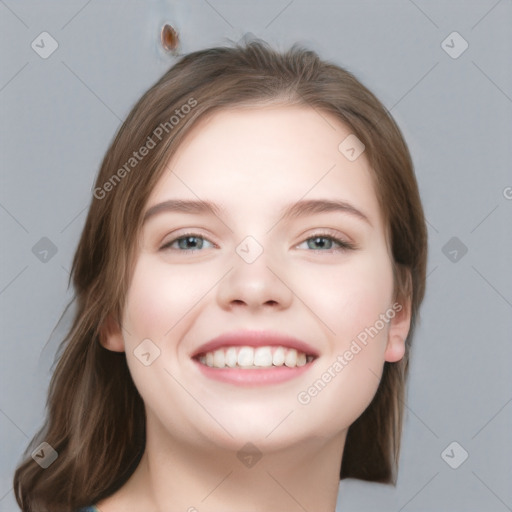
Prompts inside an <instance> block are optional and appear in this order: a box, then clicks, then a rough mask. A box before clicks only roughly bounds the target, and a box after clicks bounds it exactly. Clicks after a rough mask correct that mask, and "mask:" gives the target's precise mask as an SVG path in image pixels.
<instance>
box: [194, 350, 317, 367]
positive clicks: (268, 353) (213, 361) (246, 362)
mask: <svg viewBox="0 0 512 512" xmlns="http://www.w3.org/2000/svg"><path fill="white" fill-rule="evenodd" d="M198 360H199V362H200V363H202V364H205V365H206V366H209V367H211V368H249V369H256V368H272V367H273V366H283V365H285V366H287V367H289V368H295V367H300V366H304V365H305V364H307V363H310V362H311V361H313V360H314V356H311V355H308V356H307V355H306V354H305V353H304V352H297V350H295V349H294V348H286V347H271V346H265V347H257V348H253V347H247V346H246V347H236V346H233V347H225V348H220V349H217V350H214V351H211V352H206V353H204V354H201V355H200V356H199V357H198Z"/></svg>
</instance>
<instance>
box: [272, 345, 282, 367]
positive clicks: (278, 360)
mask: <svg viewBox="0 0 512 512" xmlns="http://www.w3.org/2000/svg"><path fill="white" fill-rule="evenodd" d="M272 364H273V365H274V366H283V364H284V348H283V347H277V348H276V350H275V351H274V355H273V356H272Z"/></svg>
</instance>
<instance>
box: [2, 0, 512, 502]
mask: <svg viewBox="0 0 512 512" xmlns="http://www.w3.org/2000/svg"><path fill="white" fill-rule="evenodd" d="M0 16H1V22H0V27H1V37H2V44H1V47H0V52H1V56H2V66H1V69H0V105H1V120H2V122H1V126H0V130H1V139H0V140H1V150H2V178H1V180H2V182H1V191H0V224H1V228H2V252H1V268H0V304H1V310H2V314H1V321H2V331H1V332H2V342H1V343H2V344H1V347H2V357H1V358H0V365H1V375H2V388H1V396H0V432H1V436H2V460H1V467H0V473H1V476H0V510H2V511H14V510H17V507H16V506H15V501H14V498H13V494H12V472H13V470H14V468H15V466H16V464H17V463H18V461H19V458H20V456H21V452H22V451H23V450H24V449H25V447H26V445H27V442H28V440H29V439H30V438H31V437H32V436H33V434H34V433H35V432H36V430H37V429H38V428H39V427H40V425H41V422H42V420H43V417H44V416H43V415H44V405H45V399H46V391H47V389H46V388H47V384H48V382H49V378H50V372H51V366H52V362H53V356H54V353H55V350H56V348H57V345H58V343H59V341H60V338H61V337H62V335H63V333H64V331H65V328H66V325H67V321H68V320H69V319H68V320H66V318H65V319H64V321H63V323H62V325H61V326H59V328H58V329H57V331H56V332H55V333H54V335H53V336H51V334H52V329H53V328H54V327H55V325H56V323H57V321H58V319H59V317H60V315H61V313H62V311H63V309H64V306H65V305H66V304H67V302H68V300H69V299H70V298H71V296H72V295H71V291H70V290H68V289H67V280H68V277H69V268H70V265H71V259H72V256H73V252H74V249H75V246H76V244H77V241H78V237H79V234H80V231H81V229H82V226H83V223H84V220H85V215H86V209H87V207H88V205H89V201H90V198H91V187H92V185H93V180H94V177H95V175H96V172H97V170H98V168H99V164H100V162H101V159H102V157H103V154H104V152H105V151H106V149H107V146H108V144H109V142H110V140H111V139H112V137H113V135H114V133H115V131H116V130H117V129H118V127H119V126H120V124H121V122H122V120H123V119H124V118H125V116H126V115H127V113H128V112H129V110H130V109H131V107H132V106H133V104H134V102H135V101H136V100H137V99H138V97H139V96H140V95H141V94H142V93H143V92H144V91H145V90H146V89H147V88H148V87H149V86H150V85H151V84H153V82H154V81H155V80H156V79H157V78H159V77H160V76H161V75H162V74H163V73H164V72H165V71H166V70H167V69H168V68H169V66H170V65H171V64H172V63H173V62H175V60H176V57H173V56H170V55H168V54H165V53H164V52H163V51H162V50H161V48H160V46H159V41H158V37H159V31H160V28H161V26H162V24H163V23H164V22H166V21H169V22H171V23H172V24H173V25H174V26H175V27H176V28H177V29H178V30H179V32H180V35H181V42H182V44H181V48H180V52H181V53H187V52H189V51H193V50H196V49H200V48H204V47H207V46H212V45H218V44H225V43H226V42H227V40H228V38H229V39H231V40H234V41H237V40H238V39H239V38H240V37H241V36H242V35H243V34H245V33H247V32H251V33H253V34H254V35H256V36H259V37H262V38H264V39H266V40H267V41H269V42H271V43H274V44H275V45H276V46H277V47H278V48H281V49H284V48H287V47H288V46H289V45H291V44H292V43H293V42H296V41H298V42H301V43H303V44H304V45H306V46H309V47H311V48H312V49H314V50H316V51H318V52H319V53H320V55H321V56H322V57H323V58H325V59H330V60H333V61H334V62H336V63H337V64H340V65H342V66H344V67H346V68H347V69H349V70H350V71H352V72H354V73H355V74H356V76H357V77H358V78H359V79H360V80H362V81H363V82H364V83H365V84H366V85H367V86H368V87H370V88H371V89H372V90H373V91H374V92H375V93H376V94H377V96H378V97H379V98H380V99H381V100H382V101H383V102H384V104H385V105H386V106H387V107H388V109H390V110H391V112H392V114H393V115H394V117H395V118H396V120H397V122H398V123H399V125H400V127H401V128H402V130H403V132H404V135H405V138H406V140H407V141H408V144H409V147H410V149H411V152H412V155H413V159H414V163H415V167H416V172H417V177H418V181H419V185H420V190H421V194H422V198H423V202H424V207H425V211H426V215H427V218H428V222H429V236H430V240H429V242H430V254H429V267H428V273H429V275H428V282H427V295H426V298H425V302H424V305H423V308H422V320H421V324H420V326H419V328H418V331H417V335H416V339H415V346H414V349H413V360H412V368H411V379H410V387H409V393H408V398H407V403H406V407H407V409H406V410H407V417H406V421H405V427H404V435H403V445H402V456H401V466H400V474H399V482H398V485H397V487H396V488H393V487H391V486H383V485H379V484H368V483H363V482H357V481H343V482H342V483H341V485H340V494H339V502H338V507H339V510H342V511H343V512H351V511H374V510H379V511H381V512H385V511H393V512H399V511H402V510H403V511H404V512H413V511H415V512H420V511H449V512H456V511H465V512H470V511H486V512H493V511H496V512H502V511H506V510H512V487H511V486H510V482H511V479H512V468H511V460H512V446H511V445H512V443H511V435H510V434H511V432H512V403H511V401H512V385H511V382H512V377H511V372H510V363H511V361H512V358H511V355H512V343H511V333H512V315H511V313H512V271H511V261H512V259H511V255H512V237H511V236H510V235H511V229H510V225H511V222H510V220H511V213H512V200H511V197H512V188H510V187H512V173H511V163H512V150H511V146H512V145H511V142H512V128H511V117H512V116H511V113H512V67H511V65H510V63H511V62H512V59H511V57H512V49H511V45H512V2H511V1H510V0H500V1H496V0H482V1H471V2H469V1H465V2H463V1H452V2H446V1H441V0H439V1H430V0H429V1H426V0H415V1H414V2H413V1H411V0H400V1H398V0H397V1H385V2H378V1H373V2H371V1H344V2H334V1H328V0H322V1H317V2H305V1H302V0H294V1H293V0H292V1H289V0H279V1H275V2H271V1H270V0H265V1H260V2H248V1H239V2H237V1H235V0H230V1H229V0H222V1H221V0H209V1H206V0H192V1H187V2H184V1H183V2H176V1H166V2H164V1H146V2H144V1H142V0H139V1H134V0H131V1H123V2H120V1H116V2H114V1H110V2H100V1H99V0H92V1H81V2H76V1H68V2H64V1H62V2H56V1H53V2H44V3H43V2H34V1H31V2H29V1H19V2H16V1H14V0H6V1H0ZM43 31H47V32H49V33H50V34H51V35H52V37H53V38H54V39H55V40H56V41H57V42H58V45H59V46H58V49H57V50H56V51H55V52H54V53H53V54H52V55H51V56H50V57H49V58H47V59H42V58H41V57H40V56H39V55H38V54H37V53H36V52H35V51H34V50H33V49H32V48H31V43H32V41H34V40H36V42H37V39H36V38H37V36H39V34H40V33H41V32H43ZM454 31H457V32H458V33H459V34H460V35H461V36H462V37H463V38H464V40H466V41H467V43H468V44H469V47H468V49H467V50H466V51H465V52H464V53H462V55H460V56H459V57H458V58H452V57H451V56H450V55H449V54H448V53H447V52H446V51H445V50H449V51H451V52H452V53H453V52H454V51H455V50H459V49H461V48H462V46H461V40H457V39H454V40H453V42H452V40H451V39H450V38H449V39H448V40H447V42H446V43H445V46H444V47H443V46H442V42H443V41H444V40H445V39H446V38H447V36H448V35H449V34H451V33H452V32H454ZM452 39H453V37H452ZM446 45H448V47H446ZM449 47H452V48H451V49H450V48H449ZM507 187H509V188H507ZM42 237H47V238H48V239H50V240H51V241H52V243H53V244H54V245H55V247H56V249H57V252H56V254H54V255H51V252H50V253H48V255H47V257H46V258H47V261H41V260H40V259H39V258H38V257H36V256H37V252H38V251H37V247H38V246H36V249H34V250H33V247H34V246H35V245H36V244H37V243H38V242H39V241H40V239H41V238H42ZM452 237H457V239H458V240H455V241H452V242H451V243H450V244H449V245H448V246H446V244H447V243H448V242H449V240H450V239H451V238H452ZM40 243H42V244H44V243H45V242H40ZM461 244H463V245H464V246H465V247H467V253H466V254H465V255H462V252H463V251H462V250H461V249H463V246H462V245H461ZM443 248H444V251H443ZM453 250H455V251H457V253H456V254H455V253H453V252H451V253H450V251H453ZM34 253H36V254H34ZM454 256H457V260H456V261H451V260H450V258H452V259H453V258H454ZM39 257H41V254H39ZM453 441H456V442H457V443H459V445H460V446H462V447H463V448H464V449H465V450H466V451H467V452H468V454H469V457H468V459H467V460H466V461H465V462H464V463H463V464H462V465H460V467H458V468H457V469H452V468H451V467H450V466H449V465H448V464H447V463H446V462H445V460H444V459H443V457H442V456H441V453H442V452H443V451H444V450H445V448H446V447H447V446H448V445H449V444H450V443H452V442H453ZM448 453H449V455H450V457H449V460H450V461H451V462H452V464H453V461H455V462H457V461H458V460H460V459H459V458H460V456H461V453H462V452H461V449H460V448H458V447H456V449H455V450H454V451H453V452H450V451H448ZM445 459H446V457H445ZM447 460H448V459H447ZM311 512H312V511H311Z"/></svg>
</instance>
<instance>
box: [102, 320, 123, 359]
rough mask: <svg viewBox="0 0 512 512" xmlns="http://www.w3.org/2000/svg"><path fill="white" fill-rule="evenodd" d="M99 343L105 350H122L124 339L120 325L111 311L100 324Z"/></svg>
mask: <svg viewBox="0 0 512 512" xmlns="http://www.w3.org/2000/svg"><path fill="white" fill-rule="evenodd" d="M100 343H101V345H102V346H103V347H104V348H106V349H107V350H112V351H113V352H124V339H123V334H122V330H121V326H120V325H119V323H118V322H117V320H116V319H115V318H114V315H113V314H112V313H110V314H109V315H108V316H107V318H106V319H105V320H104V322H103V325H102V326H101V329H100Z"/></svg>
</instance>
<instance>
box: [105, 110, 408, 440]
mask: <svg viewBox="0 0 512 512" xmlns="http://www.w3.org/2000/svg"><path fill="white" fill-rule="evenodd" d="M350 133H351V131H350V129H348V128H347V127H346V126H344V125H343V124H341V123H340V121H338V120H337V119H336V118H334V117H332V116H330V115H328V114H324V113H319V112H317V111H315V110H313V109H311V108H308V107H296V106H272V107H269V106H266V107H264V108H263V107H254V108H244V109H242V108H237V109H233V110H226V111H220V112H217V113H215V114H213V115H212V116H210V117H208V118H205V119H203V120H202V121H201V122H200V123H199V124H198V125H196V126H195V127H194V129H193V130H192V131H191V132H190V133H189V134H188V136H187V138H186V139H185V141H184V142H183V143H182V144H181V146H180V147H179V149H178V151H177V153H176V154H175V155H174V157H173V158H172V159H171V161H170V162H169V165H168V168H167V170H166V172H165V173H164V174H163V176H162V177H161V179H160V181H159V182H158V184H157V186H156V187H155V189H154V190H153V191H152V194H151V196H150V198H149V200H148V202H147V205H146V210H145V213H146V220H145V222H144V225H143V229H142V231H141V233H140V239H139V241H138V243H139V250H138V257H137V261H136V265H135V269H134V273H133V277H132V280H131V283H130V287H129V290H128V295H127V300H126V303H125V307H124V314H123V330H122V332H120V331H115V332H111V333H110V334H109V336H108V337H107V339H106V341H105V342H104V344H105V346H106V347H107V348H109V349H111V350H119V351H125V352H126V357H127V361H128V365H129V369H130V372H131V374H132V377H133V380H134V382H135V385H136V386H137V388H138V390H139V392H140V394H141V396H142V398H143V400H144V402H145V405H146V411H147V417H148V428H149V429H151V428H155V430H158V431H159V432H161V433H164V434H166V435H168V436H169V437H170V438H172V439H175V440H179V441H180V442H181V443H183V442H187V443H189V444H195V445H196V446H208V445H211V443H212V442H213V443H214V444H215V445H216V446H219V447H224V448H230V449H238V448H239V447H240V446H242V445H243V444H245V443H246V442H248V441H251V442H253V443H254V444H256V445H257V446H258V447H260V448H265V447H266V448H267V449H275V448H279V447H284V446H292V445H293V444H295V443H299V442H304V441H305V440H307V439H314V438H323V439H329V438H335V437H336V436H341V437H342V436H343V435H344V433H345V432H346V430H347V429H348V427H349V426H350V425H351V423H353V422H354V421H355V420H356V419H357V417H358V416H359V415H360V414H361V413H362V412H363V411H364V409H365V408H366V407H367V406H368V404H369V403H370V401H371V399H372V398H373V396H374V394H375V392H376V390H377V387H378V384H379V378H380V376H381V374H382V369H383V365H384V362H385V361H390V362H395V361H398V360H399V359H401V357H402V356H403V353H404V339H405V337H406V335H407V332H408V329H409V314H408V308H407V307H406V305H405V304H398V303H396V302H395V301H394V297H393V271H392V260H391V257H390V254H389V250H388V243H387V241H386V236H385V227H384V225H383V221H382V214H381V212H380V210H379V205H378V201H377V197H376V194H375V190H374V186H373V181H372V175H371V169H370V168H369V165H368V162H367V160H366V158H365V155H364V153H363V154H361V156H359V157H358V158H357V159H355V160H354V161H350V160H349V159H347V158H346V156H345V154H346V153H345V154H344V153H342V152H341V151H340V149H339V146H340V143H341V142H342V141H344V139H345V138H346V137H347V136H349V135H350ZM349 140H350V139H349ZM344 147H345V146H343V145H342V148H344ZM176 201H180V202H179V203H177V202H176ZM186 202H193V203H190V204H188V206H186V207H185V206H184V205H185V204H186ZM198 202H199V205H198V204H197V203H198ZM201 202H202V203H201ZM298 202H303V204H302V205H300V206H298V207H297V206H296V207H295V209H293V205H296V204H297V203H298ZM205 203H209V204H211V205H213V206H211V207H210V208H206V207H204V205H205ZM201 204H202V205H203V208H200V206H201ZM222 336H224V337H223V338H222ZM219 337H220V338H219ZM292 413H293V414H292ZM285 418H286V419H285Z"/></svg>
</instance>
